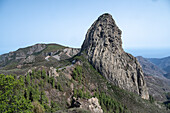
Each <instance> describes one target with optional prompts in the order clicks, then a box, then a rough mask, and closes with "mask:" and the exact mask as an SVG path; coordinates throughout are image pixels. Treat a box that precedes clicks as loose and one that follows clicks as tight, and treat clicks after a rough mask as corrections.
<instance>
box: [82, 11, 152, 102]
mask: <svg viewBox="0 0 170 113" xmlns="http://www.w3.org/2000/svg"><path fill="white" fill-rule="evenodd" d="M121 34H122V31H121V30H120V29H119V28H118V26H117V25H116V23H115V21H114V20H113V18H112V16H111V15H110V14H107V13H106V14H103V15H101V16H100V17H99V18H98V19H97V20H96V21H95V22H94V23H93V24H92V26H91V27H90V28H89V30H88V32H87V34H86V38H85V40H84V43H83V45H82V48H81V52H82V54H83V51H85V52H86V54H87V57H88V60H89V62H90V63H91V64H92V65H93V66H94V68H95V69H96V70H98V71H99V72H100V73H101V74H102V75H103V76H104V77H106V79H107V80H109V81H110V82H112V83H113V84H114V85H117V86H119V87H120V88H122V89H125V90H128V91H131V92H135V93H137V94H138V95H140V96H141V97H142V98H144V99H149V95H148V89H147V87H146V82H145V80H144V75H143V71H142V68H141V66H140V64H139V63H138V61H137V59H136V58H135V57H133V56H132V55H131V54H129V53H126V52H125V51H124V50H123V48H122V40H121Z"/></svg>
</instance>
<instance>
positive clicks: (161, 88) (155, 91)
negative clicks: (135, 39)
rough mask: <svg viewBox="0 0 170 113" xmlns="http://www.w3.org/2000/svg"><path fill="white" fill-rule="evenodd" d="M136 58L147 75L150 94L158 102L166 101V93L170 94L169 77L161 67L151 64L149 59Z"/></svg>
mask: <svg viewBox="0 0 170 113" xmlns="http://www.w3.org/2000/svg"><path fill="white" fill-rule="evenodd" d="M136 58H137V59H138V61H139V63H140V65H141V66H142V69H143V72H144V74H145V80H146V83H147V87H148V88H149V94H150V95H152V96H153V97H154V99H155V100H157V101H162V102H163V101H166V100H167V98H166V93H168V92H170V80H168V79H166V78H168V76H169V75H168V74H166V72H165V71H164V70H162V69H161V68H160V67H158V66H156V65H155V64H153V63H152V62H150V61H149V60H148V59H147V58H144V57H142V56H137V57H136ZM165 75H167V76H165ZM165 77H166V78H165Z"/></svg>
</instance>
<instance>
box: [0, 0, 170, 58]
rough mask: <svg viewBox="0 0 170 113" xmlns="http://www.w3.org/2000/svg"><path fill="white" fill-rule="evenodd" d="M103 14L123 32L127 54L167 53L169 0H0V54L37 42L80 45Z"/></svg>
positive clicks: (166, 54)
mask: <svg viewBox="0 0 170 113" xmlns="http://www.w3.org/2000/svg"><path fill="white" fill-rule="evenodd" d="M103 6H104V7H103ZM103 13H110V14H111V15H112V16H113V19H114V20H115V21H116V24H117V25H118V26H119V28H120V29H121V30H122V41H123V48H124V50H125V51H127V52H128V53H131V54H132V55H134V56H144V57H154V58H162V57H166V56H170V53H168V51H170V32H169V29H170V21H169V20H170V1H168V0H138V1H136V0H129V1H126V0H122V1H116V0H112V1H111V0H108V1H107V2H106V1H102V0H94V1H90V0H86V1H79V0H74V1H65V0H63V1H55V0H50V1H45V0H41V1H40V0H36V1H34V0H29V1H22V0H15V1H11V0H1V1H0V25H1V26H0V37H1V38H0V41H1V45H0V54H4V53H8V52H10V51H15V50H17V49H19V48H24V47H27V46H31V45H34V44H36V43H57V44H61V45H64V46H69V47H74V48H80V47H81V44H82V43H83V41H84V39H85V34H86V32H87V30H88V29H89V28H90V26H91V24H92V23H93V22H94V21H95V20H96V19H97V18H98V17H99V16H100V15H102V14H103Z"/></svg>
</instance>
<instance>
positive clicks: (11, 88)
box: [0, 74, 33, 113]
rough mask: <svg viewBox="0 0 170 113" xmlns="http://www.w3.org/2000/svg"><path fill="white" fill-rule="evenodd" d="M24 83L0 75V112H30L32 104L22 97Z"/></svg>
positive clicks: (20, 80)
mask: <svg viewBox="0 0 170 113" xmlns="http://www.w3.org/2000/svg"><path fill="white" fill-rule="evenodd" d="M23 87H24V81H23V79H22V78H20V79H19V80H15V79H14V77H13V76H11V75H3V74H0V112H1V113H3V112H7V113H11V112H32V108H33V106H32V104H31V102H30V101H29V100H27V99H25V97H24V90H23Z"/></svg>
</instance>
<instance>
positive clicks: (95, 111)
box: [88, 97, 103, 113]
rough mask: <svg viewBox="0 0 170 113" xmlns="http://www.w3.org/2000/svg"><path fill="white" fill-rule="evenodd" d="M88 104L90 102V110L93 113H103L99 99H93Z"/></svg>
mask: <svg viewBox="0 0 170 113" xmlns="http://www.w3.org/2000/svg"><path fill="white" fill-rule="evenodd" d="M88 102H89V110H90V111H91V112H92V113H103V110H102V108H101V106H100V104H99V101H98V99H97V98H94V97H92V98H90V99H89V100H88Z"/></svg>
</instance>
